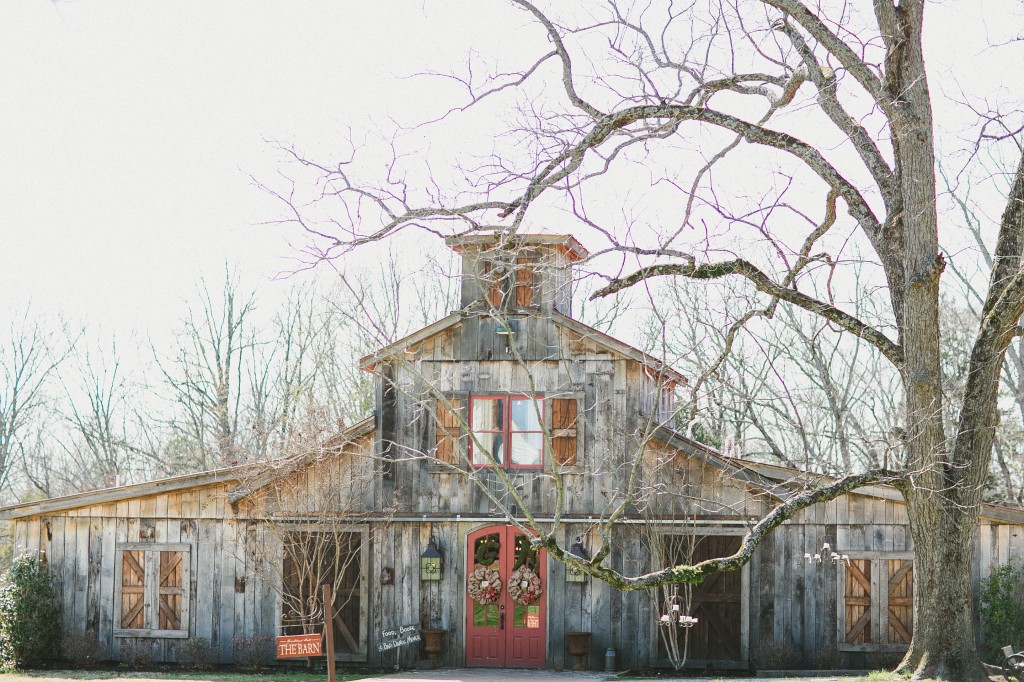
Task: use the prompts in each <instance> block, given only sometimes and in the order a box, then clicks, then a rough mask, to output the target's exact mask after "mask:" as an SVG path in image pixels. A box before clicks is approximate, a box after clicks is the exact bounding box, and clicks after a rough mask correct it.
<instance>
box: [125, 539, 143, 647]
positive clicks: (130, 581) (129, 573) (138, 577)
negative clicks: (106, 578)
mask: <svg viewBox="0 0 1024 682" xmlns="http://www.w3.org/2000/svg"><path fill="white" fill-rule="evenodd" d="M145 607H146V553H145V552H142V551H125V552H122V553H121V627H122V628H126V629H127V628H131V629H134V628H144V627H146V625H145V622H146V608H145Z"/></svg>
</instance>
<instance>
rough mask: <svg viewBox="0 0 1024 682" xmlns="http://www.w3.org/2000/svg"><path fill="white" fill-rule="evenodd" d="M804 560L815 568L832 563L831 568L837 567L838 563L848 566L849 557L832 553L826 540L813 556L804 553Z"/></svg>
mask: <svg viewBox="0 0 1024 682" xmlns="http://www.w3.org/2000/svg"><path fill="white" fill-rule="evenodd" d="M804 560H805V561H807V563H809V564H814V565H816V566H817V565H819V564H822V563H824V564H826V565H827V564H828V562H829V561H831V562H832V565H833V566H838V565H839V564H840V563H846V564H849V563H850V555H849V554H840V553H838V552H833V551H832V545H830V544H829V543H828V540H826V541H825V542H823V543H822V544H821V549H820V550H818V551H817V552H815V553H814V554H813V555H812V554H811V553H810V552H807V553H805V554H804Z"/></svg>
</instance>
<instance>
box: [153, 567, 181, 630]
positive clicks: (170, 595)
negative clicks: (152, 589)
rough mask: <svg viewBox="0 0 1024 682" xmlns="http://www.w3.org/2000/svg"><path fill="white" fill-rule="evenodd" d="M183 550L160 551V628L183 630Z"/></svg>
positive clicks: (158, 606)
mask: <svg viewBox="0 0 1024 682" xmlns="http://www.w3.org/2000/svg"><path fill="white" fill-rule="evenodd" d="M183 558H184V557H183V556H182V553H181V552H160V580H159V583H158V584H159V588H158V593H159V594H158V601H157V614H158V615H157V622H158V629H160V630H181V629H182V627H181V607H182V597H183V596H184V594H185V588H184V582H183V580H182V576H183V571H182V560H183Z"/></svg>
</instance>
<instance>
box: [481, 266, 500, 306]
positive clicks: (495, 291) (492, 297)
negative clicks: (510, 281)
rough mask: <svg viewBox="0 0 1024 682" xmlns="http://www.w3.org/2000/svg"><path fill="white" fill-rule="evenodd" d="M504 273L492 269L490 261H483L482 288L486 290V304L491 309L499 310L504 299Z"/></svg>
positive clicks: (494, 268)
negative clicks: (484, 287)
mask: <svg viewBox="0 0 1024 682" xmlns="http://www.w3.org/2000/svg"><path fill="white" fill-rule="evenodd" d="M504 279H505V276H504V273H503V272H502V271H501V269H500V268H496V267H494V264H493V263H492V262H491V261H489V260H488V261H484V286H486V287H488V288H487V302H488V303H489V304H490V305H491V307H492V308H496V309H497V308H501V303H502V300H503V299H504V298H505V297H504V291H503V288H504V287H503V284H504Z"/></svg>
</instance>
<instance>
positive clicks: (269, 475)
mask: <svg viewBox="0 0 1024 682" xmlns="http://www.w3.org/2000/svg"><path fill="white" fill-rule="evenodd" d="M372 432H373V418H372V417H369V418H367V419H364V420H362V421H360V422H357V423H356V424H354V425H352V426H350V427H349V428H347V429H345V430H344V431H342V432H341V433H340V434H338V435H337V436H334V437H332V438H329V439H328V440H326V441H324V443H323V444H322V445H320V447H318V448H316V449H314V450H310V451H307V452H303V453H302V454H300V455H296V456H294V457H289V458H285V459H280V460H271V461H267V462H253V463H252V464H242V465H239V466H233V467H225V468H222V469H213V470H211V471H201V472H198V473H194V474H184V475H181V476H172V477H169V478H162V479H158V480H155V481H147V482H145V483H134V484H132V485H122V486H117V487H115V488H102V489H100V490H90V491H88V492H84V493H75V494H73V495H63V496H61V497H51V498H47V499H44V500H35V501H32V502H23V503H21V504H12V505H9V506H7V507H0V520H12V519H19V518H24V517H26V516H37V515H39V514H52V513H55V512H65V511H69V510H71V509H78V508H80V507H89V506H92V505H97V504H110V503H112V502H121V501H122V500H131V499H136V498H140V497H149V496H151V495H163V494H166V493H173V492H178V491H182V490H192V489H195V488H203V487H206V486H211V485H229V486H231V487H230V489H229V490H228V501H229V502H231V503H234V502H237V501H238V500H239V499H241V498H242V497H244V496H245V495H247V494H249V493H252V492H255V491H256V490H258V489H260V488H262V487H264V486H266V485H268V484H270V483H272V482H274V481H276V480H278V479H280V478H281V477H283V476H287V475H288V474H290V473H292V472H294V471H297V470H298V469H301V468H302V467H303V466H305V465H307V464H309V463H311V462H313V461H315V460H316V459H317V458H319V457H322V456H323V454H324V453H329V452H331V451H336V452H338V453H340V452H341V449H342V447H343V446H344V445H345V444H347V443H349V442H352V441H353V440H355V439H357V438H360V437H362V436H364V435H367V434H369V433H372Z"/></svg>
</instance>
